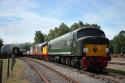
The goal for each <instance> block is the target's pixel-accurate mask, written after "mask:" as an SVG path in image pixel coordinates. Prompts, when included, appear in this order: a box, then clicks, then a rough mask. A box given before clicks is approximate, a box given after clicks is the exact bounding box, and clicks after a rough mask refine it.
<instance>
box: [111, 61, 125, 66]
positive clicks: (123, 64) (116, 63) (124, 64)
mask: <svg viewBox="0 0 125 83" xmlns="http://www.w3.org/2000/svg"><path fill="white" fill-rule="evenodd" d="M109 64H115V65H122V66H125V63H118V62H109Z"/></svg>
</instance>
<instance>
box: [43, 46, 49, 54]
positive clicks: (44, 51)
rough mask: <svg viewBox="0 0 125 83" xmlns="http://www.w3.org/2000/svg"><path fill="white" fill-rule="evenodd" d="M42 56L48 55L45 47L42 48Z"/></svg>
mask: <svg viewBox="0 0 125 83" xmlns="http://www.w3.org/2000/svg"><path fill="white" fill-rule="evenodd" d="M42 54H43V55H45V56H46V55H47V54H48V47H47V46H44V47H43V53H42Z"/></svg>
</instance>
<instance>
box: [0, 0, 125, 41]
mask: <svg viewBox="0 0 125 83" xmlns="http://www.w3.org/2000/svg"><path fill="white" fill-rule="evenodd" d="M78 21H83V23H96V24H98V25H100V26H101V27H102V28H101V29H102V30H104V32H105V33H106V37H107V38H109V39H112V38H113V37H114V36H115V35H116V34H118V33H119V32H120V31H121V30H125V0H0V38H2V39H3V40H4V43H24V42H33V38H34V33H35V31H37V30H41V31H42V32H43V33H44V34H47V33H48V32H49V30H50V29H52V28H54V27H55V26H59V24H60V23H61V22H64V23H66V24H68V25H69V26H70V25H71V24H72V23H74V22H78Z"/></svg>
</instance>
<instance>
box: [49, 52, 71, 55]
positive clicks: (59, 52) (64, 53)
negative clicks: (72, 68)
mask: <svg viewBox="0 0 125 83" xmlns="http://www.w3.org/2000/svg"><path fill="white" fill-rule="evenodd" d="M49 54H51V55H53V54H55V55H57V54H68V55H70V54H71V52H49Z"/></svg>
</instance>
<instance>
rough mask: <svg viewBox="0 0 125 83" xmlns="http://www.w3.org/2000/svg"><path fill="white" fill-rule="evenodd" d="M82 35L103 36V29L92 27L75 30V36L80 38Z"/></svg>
mask: <svg viewBox="0 0 125 83" xmlns="http://www.w3.org/2000/svg"><path fill="white" fill-rule="evenodd" d="M84 36H102V37H105V34H104V32H103V31H101V30H99V29H94V28H86V29H81V30H79V31H78V32H77V38H81V37H84Z"/></svg>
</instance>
